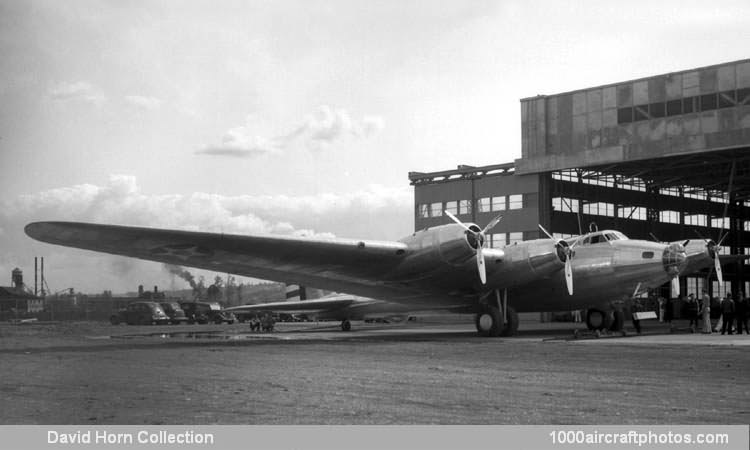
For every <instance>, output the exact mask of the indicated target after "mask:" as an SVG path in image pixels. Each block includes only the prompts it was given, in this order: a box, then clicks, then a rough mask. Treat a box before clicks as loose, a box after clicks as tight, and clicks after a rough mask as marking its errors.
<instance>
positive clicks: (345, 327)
mask: <svg viewBox="0 0 750 450" xmlns="http://www.w3.org/2000/svg"><path fill="white" fill-rule="evenodd" d="M351 329H352V323H351V322H349V321H348V320H342V321H341V331H351Z"/></svg>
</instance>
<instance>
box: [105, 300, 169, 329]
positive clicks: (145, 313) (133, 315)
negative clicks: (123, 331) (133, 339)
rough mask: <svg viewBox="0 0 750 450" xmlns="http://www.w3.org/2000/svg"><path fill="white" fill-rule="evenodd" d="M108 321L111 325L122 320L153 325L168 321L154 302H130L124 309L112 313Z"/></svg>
mask: <svg viewBox="0 0 750 450" xmlns="http://www.w3.org/2000/svg"><path fill="white" fill-rule="evenodd" d="M109 321H110V323H111V324H112V325H119V324H121V323H122V322H125V323H127V324H128V325H155V324H157V323H158V324H165V323H169V316H167V314H166V313H165V312H164V310H163V309H162V307H161V305H159V304H158V303H156V302H132V303H130V304H128V306H127V307H126V308H125V309H122V310H120V311H118V312H117V314H113V315H112V316H111V317H110V318H109Z"/></svg>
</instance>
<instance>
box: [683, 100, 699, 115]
mask: <svg viewBox="0 0 750 450" xmlns="http://www.w3.org/2000/svg"><path fill="white" fill-rule="evenodd" d="M696 100H698V97H688V98H683V99H682V113H683V114H688V113H691V112H695V111H697V110H698V108H696V107H695V106H696V105H695V103H696Z"/></svg>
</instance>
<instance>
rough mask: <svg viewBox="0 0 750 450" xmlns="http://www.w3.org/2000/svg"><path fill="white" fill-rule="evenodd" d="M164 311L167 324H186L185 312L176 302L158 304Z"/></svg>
mask: <svg viewBox="0 0 750 450" xmlns="http://www.w3.org/2000/svg"><path fill="white" fill-rule="evenodd" d="M159 304H160V305H161V307H162V309H164V312H165V313H166V314H167V316H169V323H171V324H173V325H179V324H181V323H188V318H187V315H185V311H184V310H183V309H182V308H181V307H180V304H179V303H177V302H160V303H159Z"/></svg>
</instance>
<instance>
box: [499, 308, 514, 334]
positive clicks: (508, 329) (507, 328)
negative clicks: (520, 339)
mask: <svg viewBox="0 0 750 450" xmlns="http://www.w3.org/2000/svg"><path fill="white" fill-rule="evenodd" d="M500 320H502V314H501V315H500ZM517 332H518V313H517V312H516V310H515V309H513V308H511V307H508V323H507V325H506V326H505V327H504V328H503V331H502V332H500V336H515V335H516V333H517Z"/></svg>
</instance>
